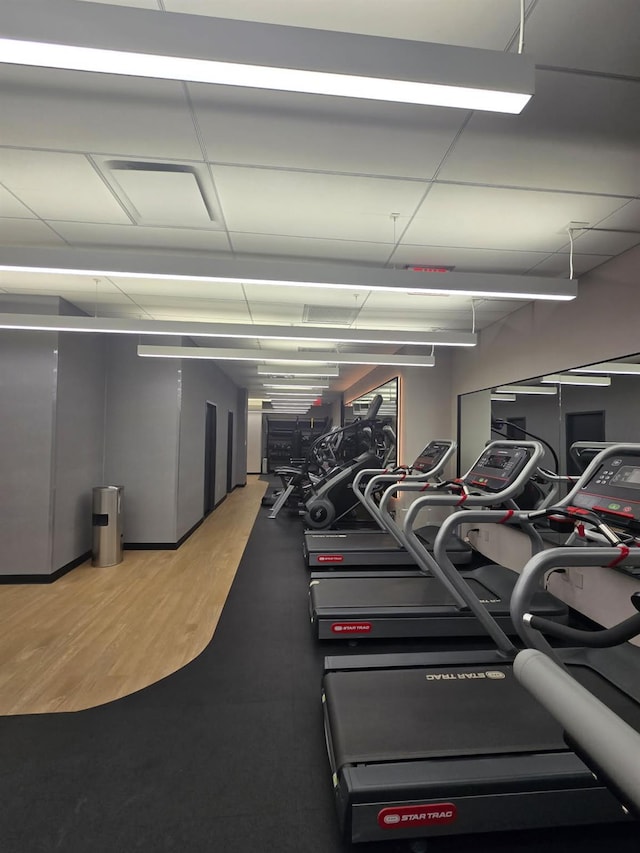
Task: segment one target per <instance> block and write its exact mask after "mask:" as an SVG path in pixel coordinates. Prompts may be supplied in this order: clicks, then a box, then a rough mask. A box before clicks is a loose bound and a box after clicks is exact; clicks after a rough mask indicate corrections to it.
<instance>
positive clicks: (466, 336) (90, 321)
mask: <svg viewBox="0 0 640 853" xmlns="http://www.w3.org/2000/svg"><path fill="white" fill-rule="evenodd" d="M0 329H22V330H29V331H48V332H101V333H106V334H116V335H174V336H177V337H190V338H237V339H243V338H245V339H251V340H270V341H303V342H308V341H323V342H325V343H332V344H333V343H358V344H390V345H398V346H404V345H409V344H410V345H413V346H430V345H432V344H440V345H442V346H475V342H476V336H475V335H474V334H472V333H471V332H424V333H422V332H403V331H399V332H393V331H384V330H380V329H332V328H326V327H325V328H321V327H316V326H309V327H300V326H267V325H258V324H256V325H251V324H242V323H204V322H203V323H199V322H184V321H180V320H131V319H129V318H121V317H115V318H114V317H75V316H61V315H53V316H46V315H40V314H0ZM421 336H422V337H421ZM183 357H185V356H183ZM280 360H282V356H280Z"/></svg>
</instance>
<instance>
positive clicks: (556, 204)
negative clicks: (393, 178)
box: [404, 184, 620, 252]
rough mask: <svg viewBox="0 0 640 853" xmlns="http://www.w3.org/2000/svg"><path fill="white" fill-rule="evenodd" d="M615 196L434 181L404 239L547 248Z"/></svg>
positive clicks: (599, 214)
mask: <svg viewBox="0 0 640 853" xmlns="http://www.w3.org/2000/svg"><path fill="white" fill-rule="evenodd" d="M619 206H620V202H619V200H618V199H610V198H606V197H599V196H589V195H573V194H569V193H549V192H527V191H525V190H505V189H496V188H493V187H474V186H459V185H453V184H452V185H444V184H438V185H437V186H435V187H434V188H433V189H432V191H431V192H430V193H429V195H428V196H427V198H426V199H425V202H424V204H423V205H422V206H421V208H420V210H419V211H418V215H417V216H416V218H415V219H414V220H413V222H412V224H411V225H410V226H409V228H408V229H407V232H406V234H405V235H404V240H405V241H406V242H407V243H424V244H431V245H434V244H440V245H443V246H444V245H458V246H466V247H471V248H491V249H496V250H502V249H516V250H519V251H525V252H553V251H557V250H558V249H560V248H561V247H562V246H563V245H564V244H565V243H566V241H567V235H566V231H565V228H566V226H567V223H569V222H571V221H585V222H591V221H594V220H600V219H602V218H603V217H605V216H607V215H609V214H610V213H612V212H613V211H614V210H616V209H617V208H618V207H619Z"/></svg>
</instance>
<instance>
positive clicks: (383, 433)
mask: <svg viewBox="0 0 640 853" xmlns="http://www.w3.org/2000/svg"><path fill="white" fill-rule="evenodd" d="M376 394H380V396H381V397H382V406H381V407H380V411H379V413H378V422H379V425H380V427H379V429H378V430H377V431H376V432H377V435H376V441H377V442H378V443H379V444H380V449H381V452H382V454H383V455H384V452H385V450H389V451H390V452H389V453H387V460H386V464H388V465H395V464H396V455H397V451H396V442H395V440H393V439H395V437H396V436H397V435H398V377H395V378H394V379H390V380H389V381H388V382H385V383H384V384H383V385H379V386H378V387H377V388H372V389H371V390H370V391H367V393H366V394H362V395H361V396H360V397H356V398H355V399H354V400H350V401H349V402H347V403H345V404H344V407H343V418H342V420H343V424H344V425H345V426H346V425H347V424H350V423H352V422H353V421H355V420H356V419H357V418H362V417H364V416H365V414H366V413H367V411H368V409H369V406H370V405H371V401H372V400H373V398H374V397H375V396H376ZM385 427H386V429H385ZM392 436H393V439H392ZM391 440H393V447H392V448H391V446H387V444H386V443H387V442H389V441H391Z"/></svg>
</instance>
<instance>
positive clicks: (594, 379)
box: [540, 373, 611, 387]
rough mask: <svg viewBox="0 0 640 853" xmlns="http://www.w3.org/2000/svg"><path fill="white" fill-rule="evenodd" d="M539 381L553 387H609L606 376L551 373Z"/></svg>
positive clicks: (609, 382)
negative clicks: (553, 385) (548, 383)
mask: <svg viewBox="0 0 640 853" xmlns="http://www.w3.org/2000/svg"><path fill="white" fill-rule="evenodd" d="M540 381H541V382H551V383H553V384H555V385H601V386H603V387H606V386H607V385H611V379H609V377H608V376H572V375H571V374H570V373H551V374H549V376H543V377H542V379H541V380H540Z"/></svg>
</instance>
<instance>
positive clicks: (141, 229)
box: [52, 222, 229, 252]
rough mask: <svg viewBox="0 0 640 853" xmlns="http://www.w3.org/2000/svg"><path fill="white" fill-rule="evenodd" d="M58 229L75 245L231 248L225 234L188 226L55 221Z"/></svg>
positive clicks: (141, 247)
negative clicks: (162, 226)
mask: <svg viewBox="0 0 640 853" xmlns="http://www.w3.org/2000/svg"><path fill="white" fill-rule="evenodd" d="M52 225H53V227H55V229H56V231H57V232H58V233H59V234H60V235H61V236H62V237H63V238H64V239H65V240H66V241H67V243H70V244H71V245H72V246H87V247H98V246H100V247H103V246H114V247H118V246H126V247H127V248H136V249H164V250H167V251H171V250H173V251H179V250H181V249H193V250H195V251H200V252H228V251H229V241H228V239H227V236H226V234H224V233H221V232H218V231H205V230H202V231H200V230H191V229H188V228H160V227H152V226H143V225H99V224H96V223H88V222H53V223H52Z"/></svg>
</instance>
